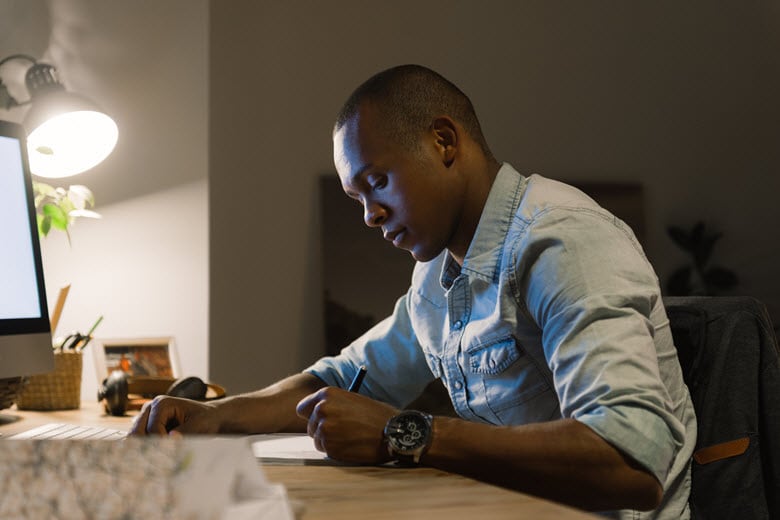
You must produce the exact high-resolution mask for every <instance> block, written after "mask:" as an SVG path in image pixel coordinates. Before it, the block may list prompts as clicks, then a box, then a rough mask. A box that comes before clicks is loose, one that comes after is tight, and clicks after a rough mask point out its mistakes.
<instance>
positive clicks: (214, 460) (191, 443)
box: [0, 437, 294, 520]
mask: <svg viewBox="0 0 780 520" xmlns="http://www.w3.org/2000/svg"><path fill="white" fill-rule="evenodd" d="M0 460H1V461H2V464H0V489H1V490H2V493H0V518H69V519H74V520H77V519H82V518H83V519H89V518H101V519H123V520H133V519H147V518H166V519H167V518H170V519H194V520H221V519H231V520H232V519H243V518H247V519H248V518H252V519H264V518H268V519H271V518H273V519H282V520H293V518H294V517H293V513H292V510H291V508H290V504H289V501H288V500H287V494H286V491H285V489H284V486H281V485H279V484H270V483H269V482H268V481H267V480H266V478H265V475H264V474H263V472H262V469H261V468H260V466H259V465H258V464H257V461H256V460H255V458H254V457H253V456H252V452H251V450H250V449H248V447H247V445H246V442H245V441H244V440H243V439H241V438H235V437H234V438H224V437H218V438H205V437H201V438H194V437H185V438H183V439H168V438H160V437H153V438H137V437H133V438H128V439H126V440H123V441H114V442H112V441H68V440H10V439H9V440H5V441H3V442H0Z"/></svg>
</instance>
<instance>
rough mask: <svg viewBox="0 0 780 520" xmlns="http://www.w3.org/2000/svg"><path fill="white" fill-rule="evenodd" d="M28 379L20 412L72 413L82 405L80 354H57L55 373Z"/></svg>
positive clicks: (19, 398) (20, 398) (18, 404)
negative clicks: (68, 411) (71, 411)
mask: <svg viewBox="0 0 780 520" xmlns="http://www.w3.org/2000/svg"><path fill="white" fill-rule="evenodd" d="M26 379H27V381H26V382H25V384H24V385H23V387H22V389H21V391H20V392H19V395H18V396H17V398H16V407H17V408H18V409H20V410H72V409H75V408H79V406H80V405H81V353H80V352H55V353H54V371H53V372H48V373H46V374H40V375H35V376H30V377H29V378H26Z"/></svg>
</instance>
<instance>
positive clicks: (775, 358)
mask: <svg viewBox="0 0 780 520" xmlns="http://www.w3.org/2000/svg"><path fill="white" fill-rule="evenodd" d="M664 305H665V306H666V310H667V313H668V315H669V320H670V323H671V327H672V334H673V336H674V341H675V345H676V347H677V351H678V355H679V358H680V364H681V365H682V369H683V377H684V378H685V382H686V383H687V385H688V388H689V390H690V392H691V398H692V400H693V406H694V408H695V410H696V417H697V421H698V430H699V431H698V439H697V442H696V452H695V453H694V462H693V467H692V489H691V498H690V504H691V511H692V513H693V515H694V518H704V519H709V518H739V519H753V518H780V361H779V359H780V356H779V355H778V345H777V338H776V337H775V334H774V330H773V329H772V325H771V321H770V319H769V315H768V314H767V312H766V307H765V306H764V305H763V304H762V303H761V302H759V301H757V300H755V299H753V298H749V297H666V298H664Z"/></svg>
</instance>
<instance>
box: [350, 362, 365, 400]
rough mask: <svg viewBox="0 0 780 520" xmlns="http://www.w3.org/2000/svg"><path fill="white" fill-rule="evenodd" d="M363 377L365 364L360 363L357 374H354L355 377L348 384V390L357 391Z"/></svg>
mask: <svg viewBox="0 0 780 520" xmlns="http://www.w3.org/2000/svg"><path fill="white" fill-rule="evenodd" d="M364 377H366V367H365V365H360V368H359V369H358V371H357V374H355V379H353V380H352V384H351V385H349V391H350V392H355V393H357V392H359V391H360V385H361V384H363V378H364Z"/></svg>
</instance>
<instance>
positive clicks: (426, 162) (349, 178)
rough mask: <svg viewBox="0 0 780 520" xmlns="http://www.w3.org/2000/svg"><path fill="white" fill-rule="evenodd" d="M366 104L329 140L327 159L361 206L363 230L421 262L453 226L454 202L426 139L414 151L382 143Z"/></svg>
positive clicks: (446, 174)
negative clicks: (366, 228) (375, 230)
mask: <svg viewBox="0 0 780 520" xmlns="http://www.w3.org/2000/svg"><path fill="white" fill-rule="evenodd" d="M380 124H381V122H380V121H379V118H378V117H377V115H376V111H375V110H374V109H373V108H372V107H371V106H370V105H369V106H366V105H364V106H363V107H361V110H360V111H359V113H358V115H357V116H356V117H353V118H352V119H351V120H350V121H349V122H347V124H345V125H344V126H343V127H342V128H341V129H340V130H339V131H338V132H337V133H336V134H335V135H334V137H333V156H334V162H335V164H336V170H337V171H338V174H339V178H340V179H341V186H342V188H343V189H344V192H345V193H346V194H347V195H348V196H349V197H351V198H353V199H355V200H357V201H358V202H360V203H361V204H362V205H363V211H364V214H363V217H364V220H365V223H366V225H367V226H369V227H377V228H381V230H382V234H383V235H384V238H385V239H386V240H389V241H391V242H393V245H394V246H395V247H398V248H400V249H405V250H407V251H409V252H410V253H411V254H412V256H413V257H414V259H415V260H418V261H420V262H426V261H428V260H432V259H433V258H435V257H436V256H438V255H439V253H441V252H442V251H443V250H444V249H445V248H446V247H447V245H448V243H449V241H450V240H451V238H452V235H453V233H454V232H455V229H456V227H457V226H456V224H457V221H458V216H459V215H458V212H459V210H458V209H457V208H458V207H459V206H458V204H459V200H460V199H459V197H458V196H457V195H458V194H457V193H456V192H455V188H454V186H456V185H457V183H455V182H453V180H454V179H453V173H452V172H451V171H449V169H448V168H447V167H446V166H445V164H444V162H443V161H442V159H441V156H440V154H439V153H438V152H437V148H436V146H435V139H434V137H433V136H432V135H422V136H421V141H420V149H419V150H415V151H410V150H405V149H403V148H402V147H401V146H400V145H398V144H397V143H395V142H394V141H392V140H390V139H387V138H386V137H385V136H384V134H383V132H382V131H381V127H380V126H379V125H380Z"/></svg>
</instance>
